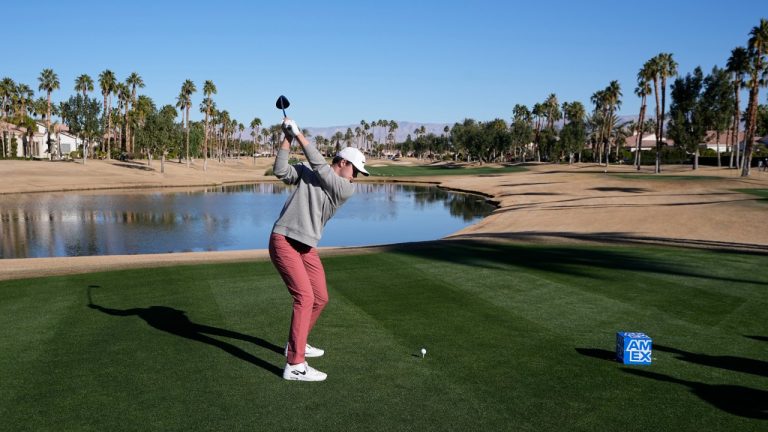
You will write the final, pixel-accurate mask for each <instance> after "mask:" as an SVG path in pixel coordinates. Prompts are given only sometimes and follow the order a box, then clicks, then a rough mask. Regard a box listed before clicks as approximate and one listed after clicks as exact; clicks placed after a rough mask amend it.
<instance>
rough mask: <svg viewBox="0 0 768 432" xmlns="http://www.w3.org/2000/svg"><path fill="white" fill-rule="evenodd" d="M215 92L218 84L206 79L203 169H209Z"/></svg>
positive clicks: (204, 92)
mask: <svg viewBox="0 0 768 432" xmlns="http://www.w3.org/2000/svg"><path fill="white" fill-rule="evenodd" d="M215 94H216V84H214V83H213V81H211V80H206V81H205V83H204V84H203V95H204V96H205V100H204V101H203V102H204V105H205V133H204V134H203V157H204V158H205V161H204V162H203V171H206V170H207V169H208V121H209V119H210V117H211V108H213V107H214V104H213V99H211V96H212V95H215ZM259 122H261V120H259Z"/></svg>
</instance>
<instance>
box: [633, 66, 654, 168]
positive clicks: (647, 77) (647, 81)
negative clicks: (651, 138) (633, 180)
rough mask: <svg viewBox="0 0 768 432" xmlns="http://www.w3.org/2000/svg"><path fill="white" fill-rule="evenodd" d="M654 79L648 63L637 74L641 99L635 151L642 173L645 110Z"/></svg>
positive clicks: (636, 161)
mask: <svg viewBox="0 0 768 432" xmlns="http://www.w3.org/2000/svg"><path fill="white" fill-rule="evenodd" d="M653 79H654V72H653V70H652V69H651V67H650V66H649V63H648V62H646V63H645V65H643V67H642V68H641V69H640V71H639V72H637V87H636V88H635V94H636V95H637V96H638V97H639V98H640V114H639V115H638V117H637V125H638V126H637V127H638V129H637V132H638V133H637V148H636V149H635V165H637V170H638V171H640V165H641V162H642V161H641V159H642V158H641V153H640V152H641V150H642V148H641V146H642V143H643V124H644V122H645V110H646V107H647V105H648V104H647V99H648V95H649V94H651V91H652V89H651V81H653Z"/></svg>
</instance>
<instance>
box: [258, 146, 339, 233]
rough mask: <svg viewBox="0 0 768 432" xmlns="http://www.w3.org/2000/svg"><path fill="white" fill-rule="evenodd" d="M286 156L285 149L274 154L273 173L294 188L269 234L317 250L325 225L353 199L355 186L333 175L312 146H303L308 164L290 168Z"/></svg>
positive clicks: (286, 151) (326, 163) (323, 159)
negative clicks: (343, 205)
mask: <svg viewBox="0 0 768 432" xmlns="http://www.w3.org/2000/svg"><path fill="white" fill-rule="evenodd" d="M288 154H289V152H288V150H285V149H280V150H279V151H278V152H277V158H276V159H275V166H274V168H273V171H274V174H275V177H277V178H279V179H280V180H282V181H283V182H284V183H285V184H289V185H296V186H297V187H296V190H295V191H293V194H291V196H290V198H288V200H287V201H286V202H285V205H284V206H283V210H282V211H281V212H280V217H279V218H278V219H277V222H275V226H274V227H273V228H272V232H273V233H277V234H282V235H284V236H286V237H288V238H291V239H294V240H297V241H300V242H302V243H304V244H306V245H308V246H312V247H316V246H317V243H318V242H319V241H320V237H322V235H323V228H325V224H326V222H328V220H329V219H330V218H331V216H333V214H334V213H336V210H337V209H338V208H339V207H341V205H342V204H344V201H346V200H347V199H348V198H349V197H351V196H352V194H353V193H354V186H352V183H351V182H350V181H349V180H347V179H345V178H342V177H339V176H338V175H337V174H336V173H335V172H333V169H331V166H330V165H328V162H326V160H325V158H324V157H323V155H321V154H320V152H319V151H317V149H316V148H314V147H313V146H311V145H308V146H306V147H304V154H305V155H306V156H307V161H309V163H306V162H304V163H300V164H296V165H289V164H288Z"/></svg>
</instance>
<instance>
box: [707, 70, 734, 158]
mask: <svg viewBox="0 0 768 432" xmlns="http://www.w3.org/2000/svg"><path fill="white" fill-rule="evenodd" d="M701 105H702V110H703V115H704V122H705V125H706V129H707V130H713V131H715V142H716V143H717V151H716V152H717V166H718V167H719V166H721V165H722V163H721V161H720V134H721V133H723V132H725V131H726V130H728V128H729V127H730V122H731V118H732V114H733V93H732V92H731V80H730V76H729V73H728V71H727V70H725V69H720V68H718V67H717V66H715V67H713V68H712V72H711V73H710V74H709V75H707V76H706V78H704V90H703V92H702V94H701Z"/></svg>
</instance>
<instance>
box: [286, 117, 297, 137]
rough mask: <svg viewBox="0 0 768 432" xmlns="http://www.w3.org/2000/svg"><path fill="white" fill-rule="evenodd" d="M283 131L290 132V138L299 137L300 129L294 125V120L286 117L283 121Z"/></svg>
mask: <svg viewBox="0 0 768 432" xmlns="http://www.w3.org/2000/svg"><path fill="white" fill-rule="evenodd" d="M283 130H284V131H286V130H290V133H291V136H295V137H296V136H299V135H301V129H299V125H297V124H296V121H295V120H291V119H289V118H288V117H286V118H285V120H283ZM286 132H287V131H286Z"/></svg>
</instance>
